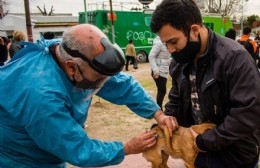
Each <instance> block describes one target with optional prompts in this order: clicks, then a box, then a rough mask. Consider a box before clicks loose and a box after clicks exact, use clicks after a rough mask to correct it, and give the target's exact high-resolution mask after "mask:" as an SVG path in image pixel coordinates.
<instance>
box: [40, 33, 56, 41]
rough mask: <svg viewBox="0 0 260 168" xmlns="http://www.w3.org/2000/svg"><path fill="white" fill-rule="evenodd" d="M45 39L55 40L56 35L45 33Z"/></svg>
mask: <svg viewBox="0 0 260 168" xmlns="http://www.w3.org/2000/svg"><path fill="white" fill-rule="evenodd" d="M43 37H44V39H49V40H50V39H54V33H53V32H45V33H43Z"/></svg>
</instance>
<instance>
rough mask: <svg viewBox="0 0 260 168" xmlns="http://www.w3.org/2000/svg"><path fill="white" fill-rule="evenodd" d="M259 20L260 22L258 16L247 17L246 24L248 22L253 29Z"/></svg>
mask: <svg viewBox="0 0 260 168" xmlns="http://www.w3.org/2000/svg"><path fill="white" fill-rule="evenodd" d="M257 20H259V16H258V15H251V16H248V17H247V20H246V22H247V24H248V26H250V27H253V23H254V22H255V21H257Z"/></svg>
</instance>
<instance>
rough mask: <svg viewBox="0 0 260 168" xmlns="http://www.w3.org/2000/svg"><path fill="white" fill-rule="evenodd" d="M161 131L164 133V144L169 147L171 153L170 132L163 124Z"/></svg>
mask: <svg viewBox="0 0 260 168" xmlns="http://www.w3.org/2000/svg"><path fill="white" fill-rule="evenodd" d="M163 131H164V135H165V143H166V144H165V145H166V147H167V149H169V151H168V152H169V153H171V154H172V153H173V150H172V143H171V141H172V139H171V137H170V133H169V130H168V128H167V127H166V126H165V127H164V129H163Z"/></svg>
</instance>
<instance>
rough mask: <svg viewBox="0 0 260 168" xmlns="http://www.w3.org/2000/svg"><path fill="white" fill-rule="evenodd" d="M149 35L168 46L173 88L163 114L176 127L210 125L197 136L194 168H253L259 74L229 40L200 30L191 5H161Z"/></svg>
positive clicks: (175, 0)
mask: <svg viewBox="0 0 260 168" xmlns="http://www.w3.org/2000/svg"><path fill="white" fill-rule="evenodd" d="M151 30H152V32H153V33H157V34H158V35H159V36H160V38H161V41H162V42H163V43H164V44H165V45H166V46H167V48H168V50H169V52H170V53H171V55H172V58H173V60H172V61H171V64H170V68H169V69H170V75H171V77H172V88H171V90H170V92H169V96H168V97H169V102H168V103H167V104H166V105H165V111H164V113H165V114H166V115H168V116H173V117H176V120H177V122H178V124H179V125H180V126H184V127H190V126H191V125H193V124H201V123H214V124H215V125H216V127H215V128H213V129H211V130H207V131H205V132H204V133H203V134H199V135H198V134H196V133H195V132H194V131H193V130H192V128H190V132H191V134H192V135H193V138H194V142H193V144H192V145H195V147H194V148H195V149H196V150H197V151H198V154H197V156H196V158H195V165H194V166H195V167H196V168H253V167H254V166H255V165H256V164H257V162H258V157H259V145H260V142H259V140H260V122H259V118H260V110H259V109H260V73H259V71H258V69H257V67H256V65H255V62H254V61H253V59H251V57H250V54H249V53H248V52H247V51H246V50H245V49H244V47H243V46H241V45H240V44H239V43H237V42H236V41H234V40H231V39H228V38H225V37H222V36H220V35H218V34H216V33H214V32H213V31H212V30H211V29H209V28H207V27H205V26H204V25H203V22H202V16H201V13H200V10H199V8H198V6H197V5H196V3H195V1H193V0H164V1H162V3H161V4H159V5H158V6H157V7H156V9H155V11H154V13H153V15H152V19H151Z"/></svg>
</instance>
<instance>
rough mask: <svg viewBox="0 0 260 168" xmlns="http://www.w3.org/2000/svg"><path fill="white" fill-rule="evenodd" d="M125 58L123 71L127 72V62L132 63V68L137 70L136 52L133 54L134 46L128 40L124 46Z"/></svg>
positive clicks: (131, 41)
mask: <svg viewBox="0 0 260 168" xmlns="http://www.w3.org/2000/svg"><path fill="white" fill-rule="evenodd" d="M125 57H126V64H125V70H126V71H128V65H129V62H130V61H131V63H133V68H134V69H137V68H138V66H137V61H136V52H135V46H134V42H133V40H129V43H128V44H127V46H126V49H125Z"/></svg>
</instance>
